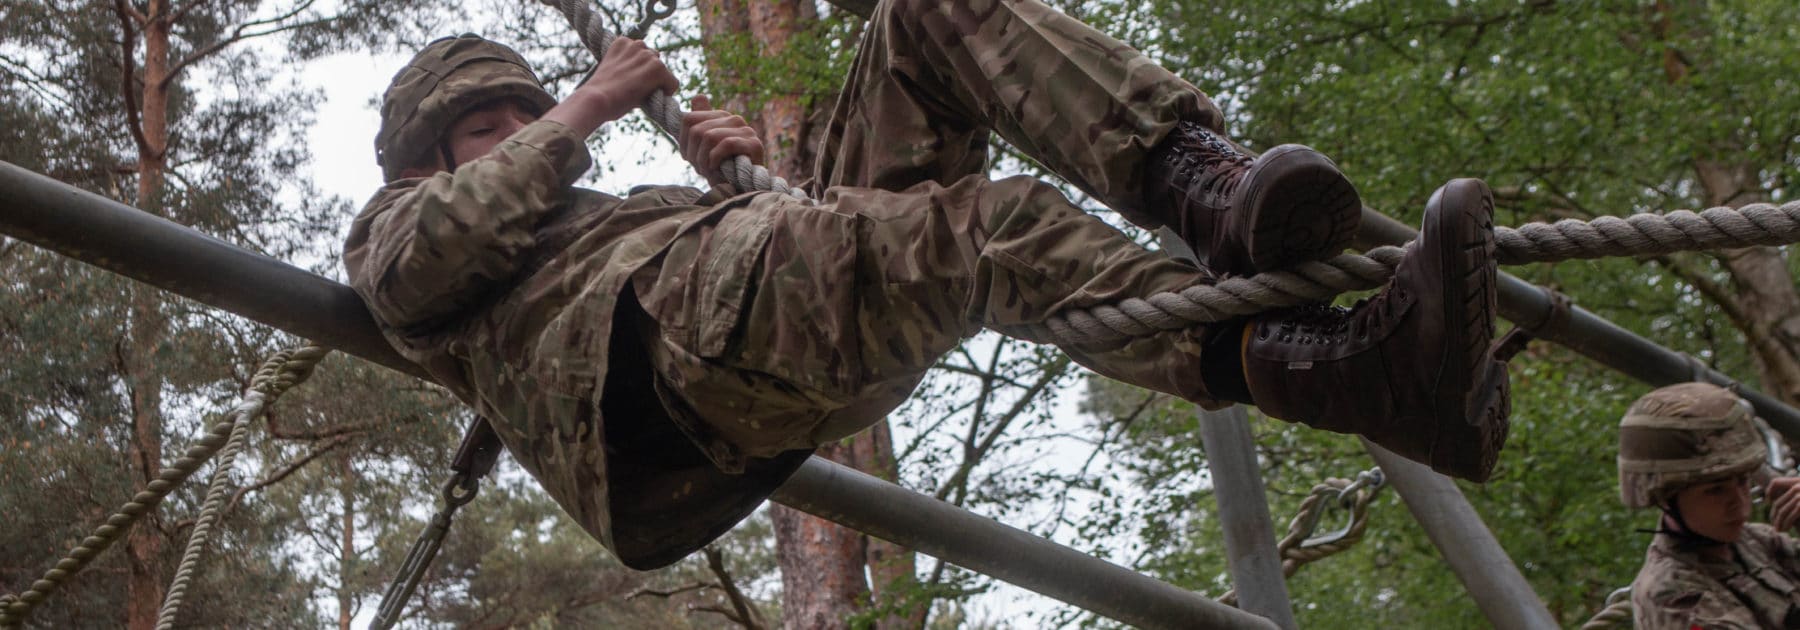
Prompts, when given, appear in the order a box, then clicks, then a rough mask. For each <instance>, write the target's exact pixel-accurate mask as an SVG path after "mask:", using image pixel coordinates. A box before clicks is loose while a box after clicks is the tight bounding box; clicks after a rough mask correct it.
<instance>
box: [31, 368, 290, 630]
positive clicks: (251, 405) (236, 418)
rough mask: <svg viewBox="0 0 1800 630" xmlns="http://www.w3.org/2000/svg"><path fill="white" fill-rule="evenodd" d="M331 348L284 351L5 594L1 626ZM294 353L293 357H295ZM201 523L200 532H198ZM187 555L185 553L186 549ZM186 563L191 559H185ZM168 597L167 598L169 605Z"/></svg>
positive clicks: (122, 529) (126, 527)
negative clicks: (188, 442)
mask: <svg viewBox="0 0 1800 630" xmlns="http://www.w3.org/2000/svg"><path fill="white" fill-rule="evenodd" d="M325 353H326V351H325V350H323V349H321V348H319V347H317V346H307V347H304V348H300V349H299V350H294V351H289V352H283V353H279V354H277V355H276V356H275V357H273V358H271V359H269V361H267V362H265V363H264V364H263V366H262V368H261V369H259V370H257V374H256V376H254V377H252V378H251V385H250V390H251V391H249V392H248V393H246V394H245V395H244V397H243V398H241V399H240V400H239V402H238V404H237V405H235V406H234V407H233V408H232V410H231V411H230V412H229V413H227V415H226V418H225V419H224V420H221V421H219V422H218V423H216V424H214V425H212V427H211V428H210V429H208V430H207V432H206V434H205V435H202V436H200V439H199V441H198V442H196V443H195V444H194V445H193V446H192V447H189V448H188V450H187V452H185V453H183V454H182V456H181V458H180V459H177V460H175V462H174V463H171V464H169V465H168V466H167V467H165V468H163V469H162V472H160V473H158V474H157V476H156V479H154V480H152V481H151V482H150V483H149V484H146V485H145V487H144V489H143V490H141V491H139V492H138V493H137V494H136V495H133V496H132V497H131V501H129V502H127V503H125V505H123V506H120V507H119V509H118V511H116V512H114V513H113V515H112V516H110V517H107V519H106V523H105V524H103V525H101V526H99V527H97V528H95V529H94V532H93V533H92V534H90V535H88V537H87V538H84V539H82V541H81V543H80V544H78V545H76V546H75V548H74V549H71V550H69V553H68V555H66V556H64V557H63V559H62V560H60V561H58V562H57V563H56V566H55V567H54V568H52V569H50V570H49V571H46V572H45V573H44V576H43V577H42V578H39V579H38V580H37V581H35V582H32V584H31V588H30V589H27V590H26V591H25V592H23V593H19V594H18V595H12V596H7V597H5V598H0V604H4V609H0V627H3V628H15V627H18V626H20V625H23V624H24V623H25V619H26V618H27V617H28V616H30V614H31V611H32V609H34V608H36V607H37V605H38V604H40V603H42V602H43V601H44V599H45V598H47V597H49V596H50V593H52V592H55V591H56V589H57V587H59V586H61V585H62V584H63V583H64V582H66V581H68V580H69V578H72V577H74V576H75V574H76V573H80V572H81V569H82V568H84V567H86V566H87V565H88V563H89V562H91V561H93V559H94V557H95V556H98V555H100V553H101V552H104V551H106V550H107V549H108V548H110V547H112V544H113V543H114V542H117V541H118V540H119V538H121V537H123V536H124V535H125V533H126V532H129V531H130V530H131V526H132V525H135V524H137V521H138V519H140V518H142V517H143V516H144V514H146V513H148V512H149V511H150V510H152V509H154V508H155V507H156V506H157V505H158V504H160V503H161V502H162V500H163V499H164V498H166V497H168V495H169V493H170V492H173V491H174V490H175V488H177V487H179V486H180V485H181V483H182V482H183V481H186V480H187V478H188V477H189V476H192V475H193V474H194V471H196V470H199V469H200V466H201V465H202V464H205V463H206V460H208V459H211V458H212V456H213V455H214V454H215V453H217V452H218V451H219V450H220V449H221V448H224V447H225V446H226V444H227V442H229V441H230V439H231V436H232V434H233V432H234V431H235V429H236V428H237V427H238V424H239V422H240V421H241V419H242V418H247V417H254V416H255V415H256V414H258V413H260V412H261V410H262V408H263V406H264V405H265V404H267V403H268V402H270V401H273V400H274V399H275V398H276V397H278V396H280V395H281V392H284V391H287V389H288V388H289V387H292V386H294V385H295V384H298V383H299V382H301V381H304V380H306V377H307V376H309V375H311V373H312V369H313V366H314V365H316V364H317V363H318V360H319V359H320V358H322V357H323V356H324V355H325ZM289 357H293V358H292V359H290V358H289ZM197 528H198V525H196V533H198V529H197ZM184 555H185V554H184ZM183 562H184V563H185V562H186V559H185V558H184V559H183ZM166 605H167V602H166V600H165V607H166Z"/></svg>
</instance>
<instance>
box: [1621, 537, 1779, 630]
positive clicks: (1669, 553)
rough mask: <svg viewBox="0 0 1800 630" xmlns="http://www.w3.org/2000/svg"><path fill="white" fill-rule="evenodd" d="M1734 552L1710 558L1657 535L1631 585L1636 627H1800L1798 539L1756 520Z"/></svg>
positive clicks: (1652, 629) (1708, 629)
mask: <svg viewBox="0 0 1800 630" xmlns="http://www.w3.org/2000/svg"><path fill="white" fill-rule="evenodd" d="M1731 551H1732V558H1731V559H1730V560H1725V561H1718V560H1710V559H1706V558H1702V557H1701V556H1700V555H1699V554H1698V553H1695V552H1694V551H1693V550H1691V549H1687V548H1684V547H1683V546H1682V544H1681V543H1680V542H1678V541H1676V540H1675V539H1674V538H1673V537H1671V536H1669V535H1667V534H1658V535H1657V536H1656V540H1655V541H1654V542H1652V543H1651V544H1650V550H1649V552H1648V553H1647V554H1646V557H1645V559H1644V568H1643V569H1642V570H1640V571H1639V572H1638V576H1637V580H1635V581H1633V582H1632V584H1631V604H1632V606H1633V608H1634V609H1635V613H1634V614H1635V616H1636V622H1637V623H1636V625H1637V628H1638V629H1639V630H1691V629H1692V628H1705V629H1706V630H1754V629H1756V628H1800V592H1797V591H1796V589H1797V588H1800V544H1796V542H1795V540H1794V539H1793V538H1792V537H1789V536H1787V535H1785V534H1782V533H1780V532H1777V531H1775V530H1774V528H1771V527H1769V526H1768V525H1765V524H1762V523H1751V524H1749V525H1747V526H1745V528H1744V536H1743V538H1741V539H1739V541H1738V542H1737V543H1735V544H1732V545H1731Z"/></svg>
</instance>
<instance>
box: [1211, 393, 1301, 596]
mask: <svg viewBox="0 0 1800 630" xmlns="http://www.w3.org/2000/svg"><path fill="white" fill-rule="evenodd" d="M1198 413H1199V414H1200V440H1201V444H1203V445H1204V448H1205V449H1206V468H1207V470H1209V471H1212V483H1213V495H1214V496H1217V497H1218V498H1219V525H1220V526H1221V527H1222V528H1223V529H1224V532H1225V561H1226V566H1227V567H1228V568H1229V569H1230V570H1231V583H1232V585H1233V586H1234V587H1236V588H1237V599H1238V607H1239V608H1242V609H1244V610H1247V611H1250V612H1253V613H1256V614H1258V615H1262V616H1264V617H1268V618H1269V619H1270V620H1271V621H1274V622H1275V624H1276V625H1278V626H1281V627H1282V628H1285V629H1287V630H1293V629H1294V628H1298V627H1299V623H1298V622H1297V621H1295V619H1294V604H1293V603H1292V602H1291V601H1290V600H1289V598H1288V590H1287V576H1286V575H1284V574H1283V573H1282V572H1281V552H1280V551H1279V550H1277V549H1276V546H1275V542H1276V541H1275V520H1274V519H1273V518H1271V517H1270V516H1269V497H1268V495H1267V494H1265V492H1266V489H1265V487H1264V485H1263V480H1262V470H1261V469H1259V468H1257V465H1256V453H1257V450H1256V439H1255V436H1252V435H1251V434H1250V415H1249V414H1248V413H1245V412H1244V408H1243V407H1241V406H1238V405H1232V406H1230V407H1226V408H1224V409H1220V410H1217V411H1205V410H1201V411H1200V412H1198Z"/></svg>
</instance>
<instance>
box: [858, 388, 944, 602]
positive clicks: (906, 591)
mask: <svg viewBox="0 0 1800 630" xmlns="http://www.w3.org/2000/svg"><path fill="white" fill-rule="evenodd" d="M850 448H851V449H852V451H854V454H855V455H856V468H857V469H859V470H861V471H863V472H866V473H869V474H871V475H875V476H877V477H880V478H882V479H886V480H888V481H899V479H900V467H899V464H898V462H895V461H894V436H893V433H892V432H890V431H889V430H888V423H887V421H885V420H884V421H882V422H881V423H879V424H876V425H875V426H874V427H871V428H870V429H869V430H868V431H864V432H863V433H860V434H858V435H857V436H856V437H854V438H852V439H851V441H850ZM864 538H865V539H866V540H867V541H868V542H867V545H866V546H865V548H864V552H865V553H866V555H867V558H868V563H869V582H870V583H871V584H870V585H871V587H872V588H871V591H872V597H871V598H870V601H871V602H872V603H873V605H875V606H877V607H879V608H882V609H886V610H889V611H891V612H889V613H888V614H886V615H883V616H882V617H880V618H878V619H876V620H875V629H876V630H915V629H917V628H923V627H925V614H926V612H927V611H928V610H929V608H930V607H929V606H928V603H929V602H927V601H926V600H925V599H924V598H922V597H918V595H919V593H918V585H919V580H918V573H917V570H918V566H917V561H916V559H915V556H914V555H913V552H912V550H911V549H907V548H905V547H902V546H900V545H896V544H894V543H891V542H888V541H885V540H882V539H879V538H871V537H867V536H865V537H864Z"/></svg>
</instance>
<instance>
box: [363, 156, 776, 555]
mask: <svg viewBox="0 0 1800 630" xmlns="http://www.w3.org/2000/svg"><path fill="white" fill-rule="evenodd" d="M591 164H592V162H591V158H590V157H589V156H588V153H587V149H586V147H585V145H584V144H583V138H581V137H579V136H578V135H577V134H576V133H575V132H574V131H572V130H570V129H569V128H568V127H566V126H563V125H561V124H559V123H555V122H550V121H538V122H535V123H533V124H531V125H528V126H527V127H526V128H524V129H522V130H520V131H519V132H518V133H516V134H514V135H513V136H512V137H510V138H508V139H507V140H506V141H504V142H502V143H501V144H499V145H497V146H496V147H495V149H494V150H493V151H491V152H490V153H488V154H487V155H486V156H483V157H482V158H480V159H477V160H474V161H471V162H469V163H467V164H463V165H461V167H460V168H458V169H457V170H456V172H454V173H446V172H440V173H437V174H436V175H433V176H431V177H427V178H413V179H401V180H398V181H395V182H392V183H390V184H388V185H387V186H384V187H383V188H382V189H381V190H380V191H379V192H377V193H376V194H375V196H374V198H373V199H371V200H370V201H369V203H368V205H367V206H366V207H365V208H364V209H363V211H362V213H361V214H360V215H359V216H358V217H357V218H356V221H355V223H354V224H353V225H352V227H351V230H350V235H349V238H348V241H347V242H346V244H345V250H344V263H345V266H346V267H347V268H348V272H349V276H350V284H351V286H352V287H354V288H355V289H356V291H357V293H359V294H360V295H361V296H362V298H363V300H364V301H365V302H366V303H367V304H368V306H369V309H370V311H371V312H372V313H373V315H374V317H375V320H376V323H377V324H379V325H380V327H381V329H382V332H383V334H384V335H385V336H386V337H387V339H388V341H389V343H391V344H392V345H393V346H394V347H395V349H397V350H398V351H399V352H400V354H401V355H403V356H405V357H406V358H407V359H410V360H412V361H414V362H416V363H418V364H420V365H421V366H424V367H425V369H426V370H427V371H429V372H430V373H431V374H432V375H433V376H434V377H436V378H437V379H438V381H439V382H441V383H442V384H444V385H445V386H446V387H448V388H450V389H451V390H452V391H453V392H455V393H456V394H457V395H458V397H460V398H462V399H463V400H464V401H465V402H467V403H468V404H470V405H471V406H473V407H474V408H475V409H476V410H477V411H478V412H479V413H481V414H482V415H484V416H485V417H487V418H488V419H489V420H490V421H491V422H492V423H493V424H494V428H495V429H496V431H497V432H498V433H499V434H500V436H501V439H502V440H503V441H504V442H505V443H506V446H507V449H508V450H509V451H510V452H512V454H513V456H514V457H515V458H516V459H517V460H518V461H519V463H520V464H521V465H522V466H523V467H524V468H525V469H526V470H527V471H528V472H530V473H531V474H532V475H533V476H534V477H536V478H537V479H538V481H539V483H540V484H541V485H542V486H543V487H544V489H545V491H546V492H548V493H549V495H550V496H551V497H552V498H553V499H555V500H556V501H557V503H558V504H560V505H561V506H562V508H563V509H564V510H565V511H567V512H568V513H569V515H570V516H572V517H574V518H575V520H576V521H577V522H578V523H580V524H581V525H582V526H583V527H584V528H585V529H586V530H587V531H588V532H589V533H590V534H591V535H593V536H594V537H595V538H596V539H598V540H599V541H600V542H601V543H602V544H604V545H606V546H607V547H608V548H610V549H613V550H614V552H615V553H617V554H618V555H619V557H620V559H621V560H622V561H624V562H625V563H626V564H627V565H630V566H633V567H637V568H650V567H654V566H660V565H663V564H667V563H669V562H673V561H675V560H678V559H680V558H681V557H682V556H684V555H686V554H687V553H689V552H691V551H693V550H694V549H695V548H697V547H698V546H700V545H702V544H704V543H705V542H707V541H710V540H711V539H712V538H713V537H716V536H717V535H719V534H721V533H723V532H724V531H725V530H727V529H729V528H730V527H731V525H732V524H734V523H736V521H737V520H739V519H740V518H742V517H743V516H745V515H747V514H748V513H749V512H750V511H751V510H753V509H754V508H755V507H756V505H758V504H760V503H761V502H762V500H763V498H765V497H766V496H767V494H768V492H769V491H771V490H772V489H773V488H774V487H775V485H778V484H779V482H780V481H781V480H782V479H785V476H786V473H787V472H791V471H792V470H793V468H794V467H797V466H798V465H799V463H800V462H801V461H803V460H804V453H800V454H799V455H798V456H796V457H789V458H785V459H784V460H783V461H782V462H780V465H779V466H772V465H770V464H769V462H768V461H767V460H764V461H760V462H750V464H749V465H748V466H747V467H746V469H747V470H746V471H744V472H746V473H747V474H742V475H737V474H725V473H723V472H721V471H720V470H718V469H717V468H716V467H715V466H713V465H711V464H710V463H708V462H707V461H706V459H705V458H703V457H694V456H692V455H693V452H695V449H694V447H693V446H692V445H690V444H684V443H683V442H685V441H686V440H683V439H682V436H681V434H680V433H679V432H671V431H666V430H661V429H658V428H657V427H658V426H662V425H666V424H667V423H668V418H667V416H666V414H665V413H664V412H663V411H662V405H659V404H657V402H656V398H657V394H656V392H654V391H653V389H654V388H653V387H652V386H651V385H650V381H652V380H654V379H652V378H651V377H650V376H648V375H647V374H636V373H634V374H631V375H630V376H631V379H628V380H627V382H630V383H633V384H634V385H635V386H634V387H629V388H624V389H627V390H628V395H629V397H631V398H633V400H626V401H610V402H609V404H606V405H604V407H606V408H608V409H627V410H629V411H630V415H631V416H634V417H628V418H614V419H612V420H613V422H614V425H609V424H608V423H607V420H608V419H607V418H604V417H603V416H602V414H601V409H602V407H603V405H602V390H603V385H606V381H607V378H608V368H609V366H615V365H617V362H615V361H609V351H610V347H609V346H610V345H611V344H613V343H617V342H616V341H615V339H616V337H615V336H614V331H613V326H614V323H615V317H614V310H615V306H616V305H617V302H618V300H619V296H620V292H621V290H622V289H623V288H624V287H625V286H626V284H627V282H628V281H629V280H630V278H631V277H632V274H633V273H634V272H637V271H638V270H640V269H644V268H646V267H647V266H653V265H654V264H655V261H656V260H657V257H658V256H659V254H661V253H662V252H663V251H664V250H665V249H666V248H667V246H668V244H669V243H670V242H672V241H673V240H674V239H675V238H676V237H677V236H678V235H680V234H681V233H683V232H684V231H685V230H690V229H693V228H694V227H696V226H699V225H703V224H707V223H709V222H716V221H717V219H718V217H719V216H721V215H722V214H723V213H724V212H725V211H726V210H728V209H730V208H732V207H735V204H734V203H731V202H730V201H731V200H725V199H722V198H721V197H720V196H719V195H716V194H710V193H702V192H701V191H699V190H697V189H694V188H688V187H672V186H671V187H643V188H640V189H638V190H636V191H634V192H633V194H632V195H630V196H629V197H626V198H623V199H621V198H619V197H614V196H611V195H606V194H603V193H599V192H595V191H591V190H586V189H582V188H577V187H574V186H573V183H574V182H575V181H576V179H577V178H579V177H580V176H581V175H582V174H583V173H584V172H586V170H587V169H588V167H589V166H590V165H591ZM757 245H760V243H746V244H744V248H745V249H746V251H744V252H743V255H744V256H745V257H746V258H747V259H751V260H753V259H754V258H755V256H754V254H755V252H754V251H751V250H750V248H752V247H754V246H757ZM726 306H727V307H732V305H726ZM727 332H728V331H726V330H723V329H721V330H714V331H703V332H702V334H709V333H710V334H713V335H719V336H722V335H724V334H726V333H727ZM631 341H633V342H636V341H637V340H636V339H631ZM626 358H627V359H631V360H632V363H631V364H632V365H634V366H639V367H635V369H634V370H633V371H634V372H635V371H638V370H642V371H648V369H649V368H648V366H647V363H646V362H645V361H644V360H643V359H642V357H636V356H633V357H626ZM617 385H618V384H617V383H614V384H612V385H611V387H617ZM621 415H623V414H621ZM639 416H642V417H639ZM627 422H628V423H633V424H634V425H636V426H630V427H626V426H624V425H620V424H618V423H627ZM621 431H624V432H627V433H630V434H631V435H635V436H637V439H636V440H635V442H634V446H633V447H632V448H621V447H620V446H619V445H618V444H609V443H608V441H609V440H612V441H614V442H617V441H619V440H618V439H616V438H617V435H616V434H619V433H621ZM646 445H648V446H646ZM640 447H641V448H640ZM733 472H739V471H733ZM620 479H627V480H630V481H629V483H628V484H626V485H625V486H621V485H620ZM621 512H625V513H629V514H630V515H631V518H630V519H626V518H621V517H619V514H620V513H621ZM615 520H617V521H618V522H617V523H615ZM628 520H629V522H627V521H628Z"/></svg>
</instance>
